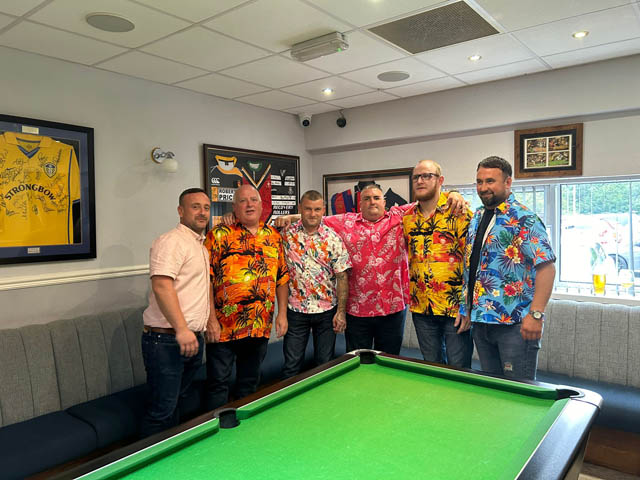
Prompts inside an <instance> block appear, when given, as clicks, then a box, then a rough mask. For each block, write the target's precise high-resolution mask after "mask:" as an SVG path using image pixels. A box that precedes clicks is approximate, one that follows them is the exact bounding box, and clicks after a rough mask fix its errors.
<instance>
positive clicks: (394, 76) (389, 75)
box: [378, 72, 411, 82]
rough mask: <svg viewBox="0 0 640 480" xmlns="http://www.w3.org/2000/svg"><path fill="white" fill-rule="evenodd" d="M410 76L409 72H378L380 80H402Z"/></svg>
mask: <svg viewBox="0 0 640 480" xmlns="http://www.w3.org/2000/svg"><path fill="white" fill-rule="evenodd" d="M410 76H411V75H409V73H407V72H382V73H380V74H378V80H380V81H381V82H401V81H403V80H406V79H407V78H409V77H410Z"/></svg>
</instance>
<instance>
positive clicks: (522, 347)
mask: <svg viewBox="0 0 640 480" xmlns="http://www.w3.org/2000/svg"><path fill="white" fill-rule="evenodd" d="M473 340H474V342H475V343H476V348H477V349H478V356H479V357H480V365H481V367H482V370H484V371H485V372H488V373H493V374H497V375H503V376H505V377H511V378H517V379H521V380H535V379H536V369H537V368H538V351H539V350H540V340H525V339H523V338H522V335H521V334H520V324H519V323H517V324H514V325H496V324H490V323H481V322H473Z"/></svg>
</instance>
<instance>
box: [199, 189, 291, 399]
mask: <svg viewBox="0 0 640 480" xmlns="http://www.w3.org/2000/svg"><path fill="white" fill-rule="evenodd" d="M233 213H234V215H235V219H236V221H235V223H233V224H232V225H224V224H219V225H216V226H215V227H214V228H213V229H212V230H211V231H210V232H209V233H208V234H207V239H206V241H205V246H206V247H207V249H208V250H209V253H210V256H211V277H212V284H213V298H214V307H215V308H214V313H213V314H212V315H211V317H210V319H209V324H208V325H207V342H209V343H208V344H207V400H206V402H207V408H208V409H210V410H213V409H215V408H218V407H220V406H221V405H224V404H225V403H227V402H228V401H229V394H230V392H231V393H232V395H233V397H234V398H242V397H244V396H246V395H249V394H251V393H253V392H255V390H256V388H257V386H258V382H259V381H260V365H261V364H262V361H263V360H264V357H265V355H266V353H267V343H268V341H269V335H270V334H271V326H272V320H273V313H274V305H275V301H276V299H277V302H278V313H277V316H276V334H277V335H278V337H281V336H283V335H284V334H285V333H287V299H288V296H289V287H288V281H289V271H288V269H287V263H286V261H285V256H284V247H283V244H282V238H281V237H280V234H279V233H278V232H277V231H276V230H275V229H274V228H272V227H270V226H269V225H265V224H264V223H263V222H261V221H260V215H261V214H262V200H261V199H260V194H259V193H258V191H257V190H256V189H255V188H254V187H253V186H251V185H242V186H241V187H239V188H238V189H237V190H236V192H235V194H234V197H233ZM234 362H235V366H236V384H235V388H234V389H233V390H232V386H231V382H230V380H231V371H232V368H233V364H234Z"/></svg>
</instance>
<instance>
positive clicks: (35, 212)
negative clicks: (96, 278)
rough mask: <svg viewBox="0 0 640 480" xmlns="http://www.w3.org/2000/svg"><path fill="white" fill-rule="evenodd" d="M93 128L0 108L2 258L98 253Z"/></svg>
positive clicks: (16, 259)
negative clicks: (9, 112) (22, 115)
mask: <svg viewBox="0 0 640 480" xmlns="http://www.w3.org/2000/svg"><path fill="white" fill-rule="evenodd" d="M93 133H94V132H93V128H90V127H84V126H79V125H70V124H66V123H58V122H50V121H46V120H39V119H34V118H26V117H17V116H12V115H2V114H0V233H1V234H2V235H0V264H12V263H31V262H53V261H69V260H79V259H89V258H96V218H95V176H94V150H93V149H94V143H93Z"/></svg>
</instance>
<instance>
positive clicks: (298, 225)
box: [292, 220, 325, 236]
mask: <svg viewBox="0 0 640 480" xmlns="http://www.w3.org/2000/svg"><path fill="white" fill-rule="evenodd" d="M292 227H293V229H294V231H295V232H302V233H304V234H305V235H316V234H318V235H320V236H322V235H323V234H324V231H325V226H324V220H321V221H320V225H319V226H318V230H316V231H315V232H313V233H311V234H309V233H307V231H306V230H305V229H304V226H303V225H302V220H298V221H297V222H296V223H294V224H293V225H292Z"/></svg>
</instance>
